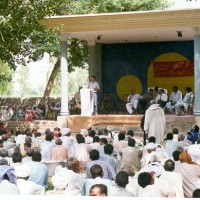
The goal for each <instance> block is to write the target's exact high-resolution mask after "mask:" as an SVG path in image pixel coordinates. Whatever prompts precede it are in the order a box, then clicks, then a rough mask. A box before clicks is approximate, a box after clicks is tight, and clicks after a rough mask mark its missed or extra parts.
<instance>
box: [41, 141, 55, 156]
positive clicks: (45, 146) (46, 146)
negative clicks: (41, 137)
mask: <svg viewBox="0 0 200 200" xmlns="http://www.w3.org/2000/svg"><path fill="white" fill-rule="evenodd" d="M55 146H56V145H55V144H54V143H53V142H50V141H45V142H43V143H42V144H41V145H40V149H41V154H42V160H51V149H52V148H53V147H55Z"/></svg>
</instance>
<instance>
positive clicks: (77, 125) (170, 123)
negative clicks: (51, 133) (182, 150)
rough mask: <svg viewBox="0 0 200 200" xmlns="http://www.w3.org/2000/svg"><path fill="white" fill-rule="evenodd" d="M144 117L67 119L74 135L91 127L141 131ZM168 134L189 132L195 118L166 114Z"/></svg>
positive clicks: (82, 117) (104, 116) (73, 116)
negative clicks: (109, 126) (123, 128)
mask: <svg viewBox="0 0 200 200" xmlns="http://www.w3.org/2000/svg"><path fill="white" fill-rule="evenodd" d="M142 116H143V115H94V116H91V117H86V116H80V115H70V116H69V117H68V119H67V127H69V128H70V129H71V130H72V132H73V133H79V132H80V129H88V128H91V127H107V126H108V125H111V126H113V127H121V126H124V127H129V128H131V127H132V128H136V129H137V130H139V129H140V122H141V119H142ZM166 121H167V132H169V131H171V130H172V128H174V127H177V128H179V130H180V131H181V132H185V131H189V130H190V129H191V127H192V125H194V123H195V118H194V116H190V115H183V116H176V115H171V114H166Z"/></svg>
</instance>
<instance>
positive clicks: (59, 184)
mask: <svg viewBox="0 0 200 200" xmlns="http://www.w3.org/2000/svg"><path fill="white" fill-rule="evenodd" d="M51 182H52V184H53V186H54V187H55V188H56V189H58V190H62V189H64V188H66V187H67V185H68V179H67V176H66V174H65V173H58V174H55V175H53V176H52V177H51Z"/></svg>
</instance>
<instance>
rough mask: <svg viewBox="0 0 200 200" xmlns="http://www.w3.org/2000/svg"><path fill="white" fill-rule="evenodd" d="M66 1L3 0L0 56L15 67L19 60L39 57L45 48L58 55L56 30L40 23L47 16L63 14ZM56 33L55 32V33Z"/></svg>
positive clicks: (1, 4)
mask: <svg viewBox="0 0 200 200" xmlns="http://www.w3.org/2000/svg"><path fill="white" fill-rule="evenodd" d="M67 2H68V1H67V0H56V1H55V0H43V1H41V0H12V1H8V0H1V1H0V27H1V29H0V59H1V60H2V61H6V62H7V63H9V65H10V66H11V67H12V68H15V64H16V62H17V63H23V64H24V63H25V58H26V59H27V58H28V60H29V61H31V60H37V59H38V58H41V57H42V56H43V53H44V51H46V52H49V53H54V54H55V55H56V56H58V55H59V50H58V45H59V37H58V34H57V33H58V32H57V30H49V29H47V28H46V27H44V26H43V25H41V24H40V20H41V19H43V18H44V17H46V16H52V15H60V14H63V12H62V11H63V10H65V11H66V9H67ZM55 33H56V34H55Z"/></svg>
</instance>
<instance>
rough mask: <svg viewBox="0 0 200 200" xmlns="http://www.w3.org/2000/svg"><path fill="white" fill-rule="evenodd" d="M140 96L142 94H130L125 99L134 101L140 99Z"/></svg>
mask: <svg viewBox="0 0 200 200" xmlns="http://www.w3.org/2000/svg"><path fill="white" fill-rule="evenodd" d="M141 98H142V96H141V95H139V94H133V95H132V94H130V95H129V96H128V98H127V101H129V102H130V103H133V102H134V101H136V100H139V99H141Z"/></svg>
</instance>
